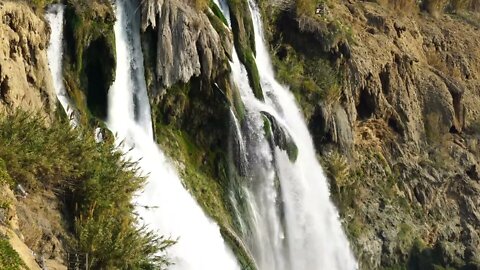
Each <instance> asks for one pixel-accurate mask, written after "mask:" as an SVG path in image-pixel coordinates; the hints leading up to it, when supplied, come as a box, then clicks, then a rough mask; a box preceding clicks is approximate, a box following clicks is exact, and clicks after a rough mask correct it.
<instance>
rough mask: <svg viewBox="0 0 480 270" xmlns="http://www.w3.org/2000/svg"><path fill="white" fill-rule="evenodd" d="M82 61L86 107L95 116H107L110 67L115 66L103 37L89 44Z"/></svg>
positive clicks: (110, 79) (111, 73) (111, 78)
mask: <svg viewBox="0 0 480 270" xmlns="http://www.w3.org/2000/svg"><path fill="white" fill-rule="evenodd" d="M99 56H102V57H99ZM84 62H85V75H86V80H87V93H86V95H87V105H88V108H89V110H90V111H91V112H92V114H93V115H95V116H96V117H98V118H100V119H105V118H106V117H107V100H108V97H107V95H108V89H109V87H110V83H111V82H112V80H113V76H114V75H113V72H112V67H113V66H115V58H114V57H113V56H112V55H111V54H110V49H109V47H108V45H107V41H106V39H105V38H104V37H101V38H99V39H97V40H95V41H93V42H92V43H91V44H90V46H89V47H88V48H87V50H86V51H85V59H84Z"/></svg>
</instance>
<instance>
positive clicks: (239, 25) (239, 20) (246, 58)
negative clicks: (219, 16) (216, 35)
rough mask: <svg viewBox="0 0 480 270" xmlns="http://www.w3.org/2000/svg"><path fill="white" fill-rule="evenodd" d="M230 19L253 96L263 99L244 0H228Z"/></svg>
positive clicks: (252, 35) (251, 26)
mask: <svg viewBox="0 0 480 270" xmlns="http://www.w3.org/2000/svg"><path fill="white" fill-rule="evenodd" d="M228 5H229V8H230V15H231V20H232V31H233V38H234V45H235V49H236V50H237V54H238V58H239V59H240V62H242V64H243V65H244V66H245V69H246V70H247V73H248V81H249V83H250V86H251V87H252V90H253V93H254V94H255V97H257V98H258V99H260V100H263V99H264V97H263V91H262V86H261V84H260V75H259V73H258V69H257V64H256V63H255V53H256V52H255V34H254V30H253V22H252V18H251V17H250V12H249V8H248V3H247V1H246V0H230V1H228Z"/></svg>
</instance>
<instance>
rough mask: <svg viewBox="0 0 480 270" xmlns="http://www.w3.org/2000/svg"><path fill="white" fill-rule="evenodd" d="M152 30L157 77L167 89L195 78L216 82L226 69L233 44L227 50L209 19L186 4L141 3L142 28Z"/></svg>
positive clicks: (161, 0)
mask: <svg viewBox="0 0 480 270" xmlns="http://www.w3.org/2000/svg"><path fill="white" fill-rule="evenodd" d="M206 12H210V11H206ZM149 27H151V28H152V29H155V31H156V32H157V40H158V41H157V42H158V43H157V52H156V58H157V61H156V76H157V81H158V82H159V84H160V85H161V86H163V87H164V88H168V87H170V86H172V85H173V84H175V83H176V82H184V83H185V82H188V81H189V79H190V78H191V77H193V76H195V77H196V76H200V75H201V76H202V77H203V78H206V79H211V78H215V77H216V76H217V75H218V74H219V73H220V72H222V70H225V69H226V68H227V66H228V65H226V63H225V60H226V59H228V58H227V56H228V55H229V52H230V50H231V45H232V43H231V41H230V42H229V44H228V43H227V44H226V45H225V47H224V44H225V39H223V40H222V36H221V35H220V34H219V33H217V31H216V30H215V28H214V27H213V26H212V24H211V23H210V21H209V19H208V17H207V15H206V14H204V13H203V12H201V11H197V10H195V9H194V8H192V7H190V6H189V5H188V4H186V3H185V2H182V1H176V0H174V1H163V0H147V1H142V28H143V30H144V31H146V30H147V29H148V28H149ZM224 30H225V31H228V30H227V29H226V28H225V29H224ZM227 40H231V38H229V39H227ZM222 41H223V42H222Z"/></svg>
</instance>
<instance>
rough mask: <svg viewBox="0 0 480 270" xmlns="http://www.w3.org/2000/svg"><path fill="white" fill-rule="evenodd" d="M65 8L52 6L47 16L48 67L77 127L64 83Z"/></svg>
mask: <svg viewBox="0 0 480 270" xmlns="http://www.w3.org/2000/svg"><path fill="white" fill-rule="evenodd" d="M64 11H65V7H64V6H63V5H52V6H51V7H50V8H49V9H48V11H47V14H46V15H45V17H46V19H47V21H48V24H49V25H50V28H51V30H52V31H51V33H50V42H49V45H48V49H47V56H48V66H49V67H50V72H51V74H52V79H53V87H54V89H55V94H56V95H57V99H58V101H60V104H61V105H62V107H63V109H64V110H65V113H66V114H67V115H68V117H70V124H71V125H72V126H73V127H75V126H77V125H78V120H77V119H76V116H75V112H74V110H73V108H74V107H73V106H72V104H71V102H70V100H69V98H68V95H67V91H66V90H65V85H64V83H63V70H62V58H63V15H64Z"/></svg>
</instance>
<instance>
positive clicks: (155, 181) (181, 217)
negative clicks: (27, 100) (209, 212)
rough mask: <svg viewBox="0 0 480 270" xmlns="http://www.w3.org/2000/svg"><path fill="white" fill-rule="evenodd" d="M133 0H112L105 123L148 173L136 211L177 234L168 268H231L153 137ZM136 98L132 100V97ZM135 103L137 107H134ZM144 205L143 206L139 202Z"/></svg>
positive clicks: (213, 229)
mask: <svg viewBox="0 0 480 270" xmlns="http://www.w3.org/2000/svg"><path fill="white" fill-rule="evenodd" d="M134 3H135V4H137V5H138V2H137V1H131V0H117V5H116V15H117V21H116V23H115V37H116V50H117V71H116V80H115V82H114V84H113V86H112V88H111V89H110V92H109V112H108V126H109V128H110V130H112V131H113V132H115V133H116V134H117V141H118V142H120V141H122V140H124V143H123V145H124V149H125V150H127V149H131V151H126V154H127V157H128V158H130V159H132V160H140V161H139V167H140V169H141V171H143V172H144V173H145V174H148V178H147V184H146V186H145V188H144V191H143V192H142V193H140V194H138V197H137V198H136V200H135V203H136V204H137V205H138V207H137V211H138V213H139V215H140V217H141V219H142V220H143V222H144V223H145V224H147V225H148V226H149V228H151V229H153V230H155V231H157V232H158V233H160V234H164V235H166V236H171V237H174V238H176V237H178V242H177V244H175V245H174V246H173V247H171V248H170V249H169V250H168V256H169V257H170V258H171V259H172V260H173V262H174V265H173V266H171V267H170V268H169V269H172V270H194V269H195V270H212V269H218V270H229V269H232V270H235V269H239V267H238V266H237V262H236V259H235V257H234V256H233V255H232V254H231V252H230V251H229V250H228V248H227V247H226V245H225V243H224V241H223V239H222V237H221V235H220V231H219V228H218V226H217V225H216V224H215V223H214V222H213V221H212V220H210V219H209V218H207V216H206V215H205V214H204V213H203V211H202V209H201V208H200V206H199V205H198V204H197V203H196V201H195V200H194V199H193V198H192V196H191V195H190V194H189V193H188V192H187V191H186V190H185V188H184V187H183V185H182V182H181V179H180V178H179V176H178V175H177V173H176V171H175V170H174V168H173V167H172V165H171V164H170V163H169V161H168V160H167V159H166V157H165V155H164V154H163V153H162V151H161V150H160V149H159V148H158V146H157V145H156V143H155V142H154V140H153V134H152V128H151V127H152V124H151V119H150V105H149V102H148V98H147V94H146V87H145V81H144V77H143V76H144V70H143V60H142V59H143V55H142V52H141V46H140V34H139V31H140V25H139V21H140V18H139V16H138V14H132V13H133V11H134V10H136V9H135V7H136V6H134ZM135 98H136V102H134V99H135ZM135 104H137V105H138V106H137V108H136V107H135ZM143 206H147V207H143Z"/></svg>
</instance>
